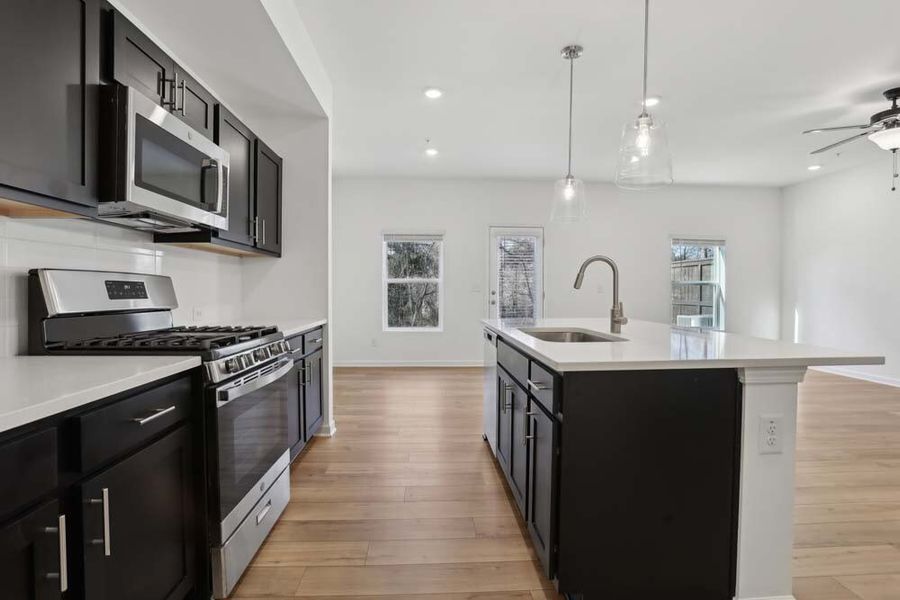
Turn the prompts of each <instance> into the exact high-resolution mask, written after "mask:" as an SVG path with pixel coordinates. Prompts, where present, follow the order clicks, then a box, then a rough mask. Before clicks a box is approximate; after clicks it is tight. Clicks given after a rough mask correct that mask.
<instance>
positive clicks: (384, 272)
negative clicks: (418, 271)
mask: <svg viewBox="0 0 900 600" xmlns="http://www.w3.org/2000/svg"><path fill="white" fill-rule="evenodd" d="M404 241H405V242H422V241H432V242H438V277H437V278H436V279H435V278H421V277H415V278H403V279H398V278H389V277H388V269H387V263H388V261H387V247H388V243H389V242H404ZM391 283H436V284H437V290H438V298H437V306H438V324H437V326H436V327H391V326H390V325H388V284H391ZM381 330H382V331H383V332H385V333H440V332H443V331H444V236H443V235H442V234H402V233H400V234H398V233H384V234H382V235H381Z"/></svg>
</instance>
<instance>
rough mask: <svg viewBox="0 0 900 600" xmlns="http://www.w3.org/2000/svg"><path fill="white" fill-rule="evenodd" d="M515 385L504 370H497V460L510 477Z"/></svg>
mask: <svg viewBox="0 0 900 600" xmlns="http://www.w3.org/2000/svg"><path fill="white" fill-rule="evenodd" d="M515 385H516V384H515V383H513V381H512V378H511V377H510V376H509V375H508V374H507V373H506V371H504V370H503V369H497V388H498V389H497V405H498V406H497V460H498V461H499V462H500V468H501V469H503V472H504V473H506V476H507V477H509V469H510V467H511V466H512V399H513V391H514V389H515Z"/></svg>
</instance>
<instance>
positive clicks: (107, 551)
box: [90, 488, 112, 556]
mask: <svg viewBox="0 0 900 600" xmlns="http://www.w3.org/2000/svg"><path fill="white" fill-rule="evenodd" d="M102 492H103V493H102V497H100V498H91V499H90V503H91V504H102V505H103V538H101V539H93V540H91V543H92V544H94V545H95V546H99V545H100V544H103V556H112V549H111V548H110V541H109V488H103V490H102Z"/></svg>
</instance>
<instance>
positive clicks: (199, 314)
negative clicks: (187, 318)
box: [191, 306, 203, 323]
mask: <svg viewBox="0 0 900 600" xmlns="http://www.w3.org/2000/svg"><path fill="white" fill-rule="evenodd" d="M191 320H192V321H193V322H194V323H199V322H200V321H202V320H203V309H202V308H200V307H199V306H195V307H194V310H193V311H191Z"/></svg>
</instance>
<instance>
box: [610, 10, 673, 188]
mask: <svg viewBox="0 0 900 600" xmlns="http://www.w3.org/2000/svg"><path fill="white" fill-rule="evenodd" d="M649 33H650V0H644V73H643V75H644V76H643V94H642V96H641V114H639V115H638V116H637V118H636V119H634V120H633V121H629V122H627V123H625V125H624V126H623V127H622V141H621V144H620V146H619V159H618V164H617V167H616V185H617V186H619V187H620V188H623V189H626V190H646V189H653V188H658V187H662V186H665V185H669V184H670V183H672V181H673V178H672V155H671V154H670V153H669V140H668V135H667V134H666V126H665V124H664V123H663V122H662V120H660V119H658V118H656V117H654V116H652V115H651V114H650V112H649V111H648V110H647V108H648V106H649V103H648V101H647V100H648V98H647V48H648V39H649Z"/></svg>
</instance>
